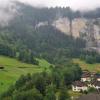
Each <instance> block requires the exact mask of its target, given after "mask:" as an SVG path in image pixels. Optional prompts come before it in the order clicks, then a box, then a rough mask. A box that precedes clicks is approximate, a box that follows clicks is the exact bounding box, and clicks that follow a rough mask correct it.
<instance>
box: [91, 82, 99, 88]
mask: <svg viewBox="0 0 100 100" xmlns="http://www.w3.org/2000/svg"><path fill="white" fill-rule="evenodd" d="M92 86H93V87H94V88H95V89H97V90H100V81H94V82H93V83H92Z"/></svg>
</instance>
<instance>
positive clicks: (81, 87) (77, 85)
mask: <svg viewBox="0 0 100 100" xmlns="http://www.w3.org/2000/svg"><path fill="white" fill-rule="evenodd" d="M72 90H73V91H76V92H80V91H87V90H88V87H87V85H86V84H85V83H84V82H81V81H75V82H73V84H72Z"/></svg>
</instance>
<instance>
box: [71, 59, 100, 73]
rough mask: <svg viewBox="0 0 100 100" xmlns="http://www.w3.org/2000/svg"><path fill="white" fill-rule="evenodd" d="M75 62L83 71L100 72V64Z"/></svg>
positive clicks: (74, 60)
mask: <svg viewBox="0 0 100 100" xmlns="http://www.w3.org/2000/svg"><path fill="white" fill-rule="evenodd" d="M73 62H74V63H77V64H79V65H80V67H81V68H82V69H83V70H89V71H95V72H100V63H95V64H87V63H86V62H85V61H82V60H80V59H73Z"/></svg>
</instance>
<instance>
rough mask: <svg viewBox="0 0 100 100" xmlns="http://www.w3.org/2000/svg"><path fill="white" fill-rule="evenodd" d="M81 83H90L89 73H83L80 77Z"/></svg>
mask: <svg viewBox="0 0 100 100" xmlns="http://www.w3.org/2000/svg"><path fill="white" fill-rule="evenodd" d="M81 81H82V82H86V81H88V82H90V81H91V73H90V72H88V71H86V72H83V74H82V76H81Z"/></svg>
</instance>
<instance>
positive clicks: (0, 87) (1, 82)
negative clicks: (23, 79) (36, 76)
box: [0, 56, 50, 93]
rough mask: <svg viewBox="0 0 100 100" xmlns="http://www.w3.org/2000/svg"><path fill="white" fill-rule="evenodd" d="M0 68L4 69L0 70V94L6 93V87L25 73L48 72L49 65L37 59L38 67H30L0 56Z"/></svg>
mask: <svg viewBox="0 0 100 100" xmlns="http://www.w3.org/2000/svg"><path fill="white" fill-rule="evenodd" d="M0 66H3V67H4V69H3V70H1V69H0V93H2V92H4V91H6V90H7V89H8V87H9V86H10V85H12V84H14V83H15V81H16V80H17V79H18V78H19V77H20V75H25V74H27V73H31V74H33V73H39V72H42V71H43V70H45V69H47V70H49V66H50V64H49V63H48V62H47V61H45V60H44V59H39V65H38V66H36V65H32V64H26V63H22V62H20V61H18V60H16V59H13V58H9V57H5V56H0Z"/></svg>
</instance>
